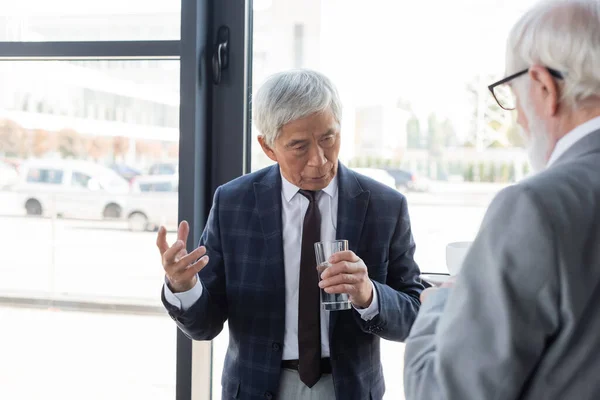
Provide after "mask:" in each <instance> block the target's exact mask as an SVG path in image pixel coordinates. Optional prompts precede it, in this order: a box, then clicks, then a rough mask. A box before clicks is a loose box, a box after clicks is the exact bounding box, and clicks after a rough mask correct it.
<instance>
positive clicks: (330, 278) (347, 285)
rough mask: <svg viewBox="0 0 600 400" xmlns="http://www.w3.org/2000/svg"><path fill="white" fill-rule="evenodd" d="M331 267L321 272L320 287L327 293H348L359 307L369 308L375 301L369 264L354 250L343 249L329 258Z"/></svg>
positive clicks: (351, 300) (353, 302)
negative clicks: (368, 268) (368, 269)
mask: <svg viewBox="0 0 600 400" xmlns="http://www.w3.org/2000/svg"><path fill="white" fill-rule="evenodd" d="M329 263H330V264H331V266H330V267H328V268H325V271H324V272H323V273H322V274H321V279H322V280H321V282H319V287H320V288H321V289H324V290H325V292H327V293H331V294H333V293H336V294H337V293H347V294H348V295H349V296H350V302H352V304H353V305H354V306H355V307H357V308H367V307H369V306H370V305H371V301H373V284H372V283H371V280H370V279H369V273H368V271H367V266H366V265H365V263H364V262H363V260H361V259H360V258H359V257H358V256H357V255H356V254H354V252H352V251H341V252H339V253H336V254H334V255H332V256H331V257H330V258H329Z"/></svg>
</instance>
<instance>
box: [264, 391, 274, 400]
mask: <svg viewBox="0 0 600 400" xmlns="http://www.w3.org/2000/svg"><path fill="white" fill-rule="evenodd" d="M265 399H267V400H273V393H271V392H265Z"/></svg>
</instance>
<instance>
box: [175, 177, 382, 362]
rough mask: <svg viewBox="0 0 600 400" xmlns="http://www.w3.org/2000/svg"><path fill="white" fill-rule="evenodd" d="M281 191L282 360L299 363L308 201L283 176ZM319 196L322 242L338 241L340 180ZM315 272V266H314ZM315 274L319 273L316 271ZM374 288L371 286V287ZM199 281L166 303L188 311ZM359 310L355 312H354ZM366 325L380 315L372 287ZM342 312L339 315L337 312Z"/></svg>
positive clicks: (324, 352) (324, 353)
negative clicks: (305, 219)
mask: <svg viewBox="0 0 600 400" xmlns="http://www.w3.org/2000/svg"><path fill="white" fill-rule="evenodd" d="M281 180H282V191H281V204H282V212H281V220H282V228H283V253H284V269H285V333H284V338H283V356H282V359H283V360H297V359H298V292H299V280H300V256H301V246H300V244H301V243H302V228H303V225H304V216H305V214H306V211H307V210H308V205H309V201H308V199H307V198H306V197H304V196H303V195H301V194H300V193H298V191H299V190H300V188H298V187H297V186H294V185H293V184H292V183H290V182H289V181H288V180H287V179H285V178H284V177H283V176H282V177H281ZM322 192H323V193H321V194H320V195H319V196H318V199H317V203H318V206H319V212H320V214H321V240H322V241H332V240H335V239H336V229H337V209H338V184H337V177H336V178H335V179H333V180H332V181H331V183H330V184H329V185H328V186H327V187H326V188H325V189H323V191H322ZM315 268H316V266H315ZM315 271H316V269H315ZM371 284H372V283H371ZM202 290H203V287H202V285H201V284H200V280H198V282H197V283H196V285H195V286H194V287H193V288H192V289H190V290H188V291H187V292H182V293H173V292H171V290H170V289H169V287H168V286H167V285H166V284H165V285H164V294H165V299H166V300H167V301H168V302H169V303H171V304H172V305H173V306H176V307H179V308H180V309H182V310H184V311H185V310H187V309H189V308H190V307H191V306H192V305H194V303H195V302H196V301H197V300H198V299H199V298H200V296H201V295H202ZM355 309H356V308H355ZM356 311H358V313H359V314H360V315H361V318H362V319H364V320H365V321H369V320H371V319H372V318H373V317H375V316H376V315H377V314H379V302H378V300H377V290H376V289H375V287H373V301H372V302H371V305H370V306H369V307H368V308H365V309H356ZM334 312H339V311H334ZM329 313H330V311H325V310H323V309H322V308H321V357H329Z"/></svg>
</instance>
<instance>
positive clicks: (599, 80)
mask: <svg viewBox="0 0 600 400" xmlns="http://www.w3.org/2000/svg"><path fill="white" fill-rule="evenodd" d="M533 64H540V65H542V66H545V67H547V68H552V69H555V70H557V71H560V72H561V73H563V75H564V78H565V79H564V89H563V93H562V100H564V101H566V102H567V103H568V104H569V105H571V106H575V107H576V106H578V105H580V104H581V103H582V102H583V101H585V100H587V99H589V98H591V97H593V96H598V95H600V1H599V0H549V1H548V0H547V1H543V2H541V3H539V4H538V5H537V6H535V7H534V8H533V9H531V10H530V11H529V12H527V13H526V14H525V15H524V16H523V17H522V18H521V19H520V20H519V22H517V24H516V25H515V26H514V27H513V29H512V31H511V33H510V36H509V39H508V44H507V53H506V68H507V71H506V72H507V74H511V73H515V72H518V70H521V69H525V68H528V67H530V66H532V65H533Z"/></svg>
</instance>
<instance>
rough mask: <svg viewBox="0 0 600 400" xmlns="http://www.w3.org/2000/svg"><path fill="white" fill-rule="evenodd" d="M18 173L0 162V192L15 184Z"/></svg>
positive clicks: (8, 165) (10, 166)
mask: <svg viewBox="0 0 600 400" xmlns="http://www.w3.org/2000/svg"><path fill="white" fill-rule="evenodd" d="M18 180H19V173H18V172H17V170H16V169H15V167H13V166H12V165H10V164H8V163H5V162H4V161H0V190H2V189H8V188H9V187H10V186H12V185H14V184H15V183H17V181H18Z"/></svg>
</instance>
